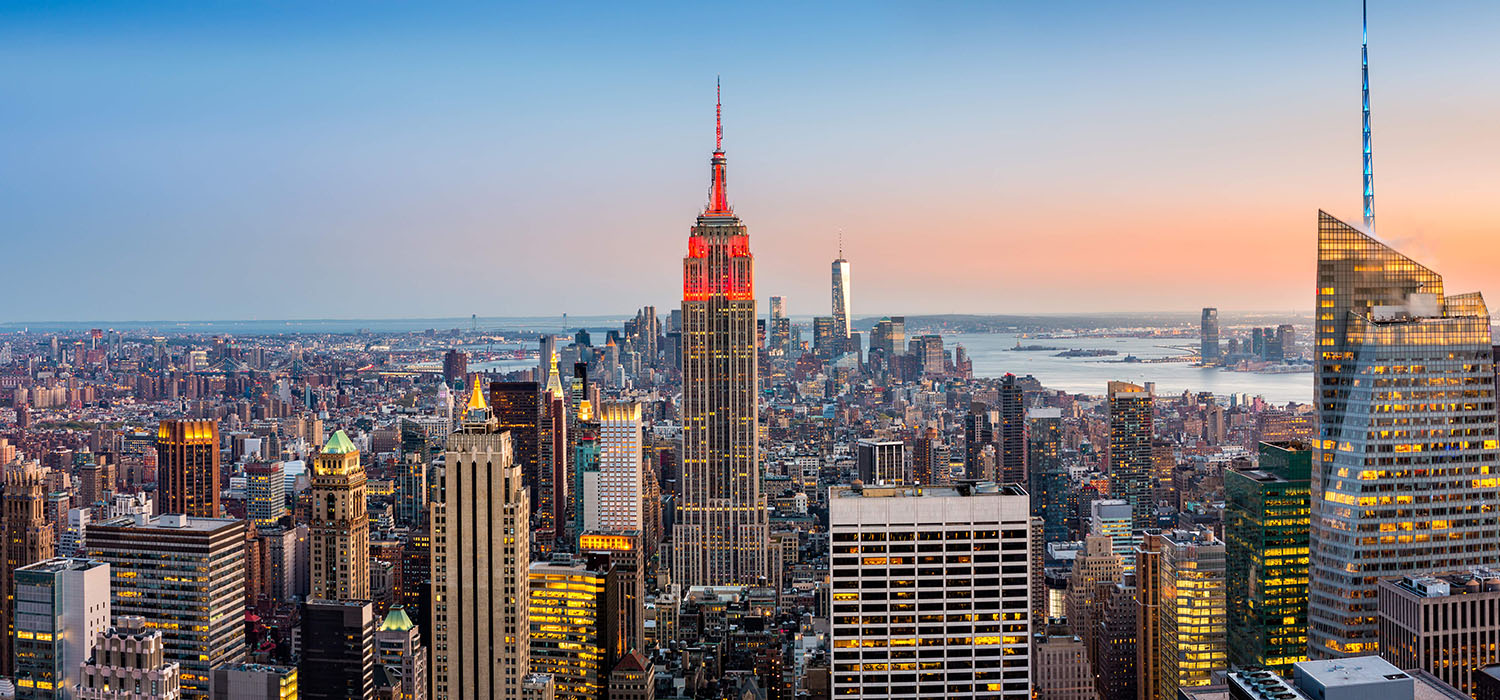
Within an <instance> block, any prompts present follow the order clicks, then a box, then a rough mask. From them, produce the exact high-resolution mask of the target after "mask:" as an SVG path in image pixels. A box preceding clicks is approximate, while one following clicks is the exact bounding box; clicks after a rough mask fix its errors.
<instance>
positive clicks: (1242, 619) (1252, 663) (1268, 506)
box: [1224, 443, 1312, 673]
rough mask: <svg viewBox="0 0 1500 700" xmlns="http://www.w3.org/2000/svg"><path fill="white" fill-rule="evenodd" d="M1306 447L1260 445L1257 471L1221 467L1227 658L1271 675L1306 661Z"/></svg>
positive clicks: (1308, 463) (1309, 473) (1308, 483)
mask: <svg viewBox="0 0 1500 700" xmlns="http://www.w3.org/2000/svg"><path fill="white" fill-rule="evenodd" d="M1311 479H1312V451H1311V450H1310V449H1309V448H1308V446H1307V445H1306V444H1303V443H1282V444H1277V445H1272V444H1267V443H1261V444H1260V465H1259V468H1257V469H1249V468H1246V469H1226V470H1224V500H1225V504H1224V505H1225V508H1224V560H1225V578H1226V580H1227V582H1228V600H1229V620H1228V626H1229V662H1230V663H1231V664H1234V665H1235V666H1239V667H1241V668H1251V667H1254V668H1267V669H1271V670H1273V671H1276V672H1278V673H1286V672H1289V671H1290V670H1291V667H1292V664H1294V663H1297V662H1298V661H1305V660H1306V659H1307V536H1308V535H1307V533H1308V528H1309V527H1310V525H1311V524H1310V523H1309V521H1308V513H1309V508H1310V507H1311V504H1310V501H1309V497H1308V496H1309V491H1310V489H1311Z"/></svg>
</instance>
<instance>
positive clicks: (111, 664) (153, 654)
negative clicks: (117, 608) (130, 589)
mask: <svg viewBox="0 0 1500 700" xmlns="http://www.w3.org/2000/svg"><path fill="white" fill-rule="evenodd" d="M181 670H182V669H181V665H179V664H178V663H177V662H176V661H172V660H170V659H169V658H168V654H167V651H166V640H165V637H164V636H163V635H162V631H161V630H160V629H152V628H149V627H147V626H146V618H143V617H140V616H136V615H121V616H119V617H117V618H115V626H114V627H111V628H110V629H109V630H108V631H106V632H101V633H100V634H99V636H98V637H97V638H96V641H95V642H94V656H93V658H92V659H90V660H88V661H87V662H86V663H84V664H83V666H82V668H80V669H79V677H80V680H79V682H78V686H77V688H75V689H74V697H76V698H77V699H78V700H142V698H153V700H178V699H179V698H181V697H183V694H182V674H181ZM200 697H203V696H200Z"/></svg>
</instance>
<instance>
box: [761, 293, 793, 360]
mask: <svg viewBox="0 0 1500 700" xmlns="http://www.w3.org/2000/svg"><path fill="white" fill-rule="evenodd" d="M766 334H767V337H768V342H767V343H766V349H767V350H775V351H779V352H780V353H781V354H783V355H786V356H787V357H791V356H792V354H793V353H792V350H793V348H792V347H791V342H792V319H791V317H789V316H787V315H786V297H771V321H770V323H769V324H767V327H766Z"/></svg>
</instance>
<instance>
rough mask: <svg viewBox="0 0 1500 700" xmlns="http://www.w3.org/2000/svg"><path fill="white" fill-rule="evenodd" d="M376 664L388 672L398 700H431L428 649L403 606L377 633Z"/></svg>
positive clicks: (389, 613) (395, 608) (390, 615)
mask: <svg viewBox="0 0 1500 700" xmlns="http://www.w3.org/2000/svg"><path fill="white" fill-rule="evenodd" d="M375 663H376V664H378V665H380V666H381V667H382V668H384V669H385V675H386V678H388V679H390V682H391V685H392V686H393V687H394V689H395V692H394V693H393V695H394V696H395V697H396V699H397V700H427V647H425V646H422V636H421V634H420V633H419V632H418V628H417V623H415V622H413V621H412V619H411V617H410V616H408V615H407V614H406V608H404V607H402V606H400V605H397V606H394V607H392V608H391V611H390V612H388V613H386V615H385V619H384V620H383V621H381V623H380V626H379V627H377V628H376V629H375Z"/></svg>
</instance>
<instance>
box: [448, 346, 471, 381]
mask: <svg viewBox="0 0 1500 700" xmlns="http://www.w3.org/2000/svg"><path fill="white" fill-rule="evenodd" d="M468 378H469V353H466V352H464V351H462V350H459V349H458V348H453V349H451V350H449V351H448V352H446V353H443V381H444V382H446V383H447V384H449V385H450V386H458V385H461V384H463V383H464V382H465V381H466V380H468Z"/></svg>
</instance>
